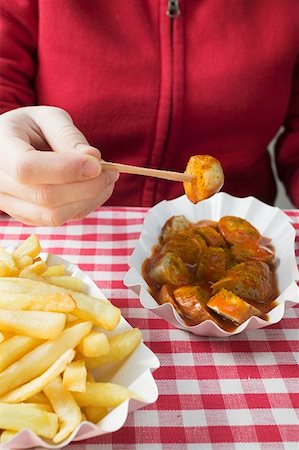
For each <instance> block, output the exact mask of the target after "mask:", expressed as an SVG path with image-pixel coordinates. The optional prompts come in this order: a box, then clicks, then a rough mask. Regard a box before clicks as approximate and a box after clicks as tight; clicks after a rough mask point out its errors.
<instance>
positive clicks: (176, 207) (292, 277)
mask: <svg viewBox="0 0 299 450" xmlns="http://www.w3.org/2000/svg"><path fill="white" fill-rule="evenodd" d="M174 215H185V216H186V217H187V218H188V219H189V220H190V221H192V222H196V221H199V220H204V219H211V220H215V221H218V220H219V219H220V218H221V217H222V216H226V215H233V216H238V217H241V218H244V219H246V220H247V221H249V222H250V223H251V224H252V225H254V226H255V227H256V228H257V229H258V230H259V232H260V233H261V234H262V235H263V236H266V237H268V238H271V240H272V241H271V244H272V245H273V246H274V248H275V254H276V259H277V267H276V274H277V282H278V290H279V292H280V295H279V297H278V298H277V299H276V304H277V306H275V307H274V308H273V309H272V310H271V311H270V312H269V314H268V318H269V320H263V319H261V318H258V317H251V318H250V319H248V320H247V321H246V322H244V323H242V324H241V325H240V326H238V327H237V328H236V329H235V330H234V331H233V332H228V331H225V330H223V329H221V328H220V327H219V326H218V325H217V324H216V323H215V322H213V321H211V320H207V321H205V322H202V323H200V324H199V325H195V326H187V325H185V323H184V321H183V319H182V318H181V317H180V316H179V315H178V314H177V312H176V311H175V309H174V308H173V306H172V305H171V304H170V303H165V304H163V305H159V304H158V303H157V302H156V301H155V299H154V298H153V297H152V296H151V295H150V293H149V292H148V285H147V283H146V282H145V280H144V279H143V277H142V272H141V269H142V264H143V262H144V260H145V259H146V258H148V257H149V256H150V255H151V251H152V247H153V246H154V245H156V244H157V242H158V237H159V235H160V233H161V229H162V227H163V225H164V223H165V222H166V221H167V220H168V219H169V218H170V217H172V216H174ZM290 220H291V219H290V218H289V217H288V216H287V215H286V214H285V213H284V212H283V211H281V210H280V209H279V208H276V207H273V206H269V205H267V204H265V203H263V202H261V201H259V200H257V199H256V198H254V197H246V198H238V197H233V196H231V195H229V194H226V193H223V192H221V193H218V194H215V195H214V196H213V197H211V198H209V199H207V200H204V201H202V202H200V203H198V204H196V205H194V204H193V203H191V202H190V201H189V200H188V198H187V197H186V196H185V195H183V196H181V197H179V198H176V199H174V200H170V201H165V200H164V201H162V202H160V203H158V204H157V205H156V206H154V207H153V208H151V209H150V210H149V212H148V214H147V216H146V218H145V220H144V224H143V228H142V232H141V235H140V238H139V240H138V243H137V245H136V248H135V250H134V252H133V254H132V255H131V257H130V258H129V266H130V270H129V271H128V272H127V274H126V276H125V280H124V283H125V285H126V286H127V287H129V288H130V289H132V290H133V291H134V292H135V293H136V294H137V295H138V296H139V298H140V302H141V304H142V305H143V306H144V308H146V309H149V310H150V311H152V312H153V313H155V314H156V315H157V316H159V317H161V318H163V319H164V320H166V321H167V322H169V323H171V324H172V325H173V326H175V327H177V328H180V329H182V330H187V331H190V332H191V333H194V334H196V335H199V336H218V337H226V336H232V335H236V334H238V333H241V332H242V331H245V330H254V329H258V328H263V327H267V326H269V325H271V324H274V323H277V322H279V321H280V320H281V319H282V317H283V315H284V312H285V309H286V308H289V307H292V306H294V305H295V304H297V303H298V302H299V288H298V285H297V283H296V281H297V280H298V279H299V272H298V267H297V264H296V257H295V245H294V244H295V229H294V227H293V226H292V224H291V223H290Z"/></svg>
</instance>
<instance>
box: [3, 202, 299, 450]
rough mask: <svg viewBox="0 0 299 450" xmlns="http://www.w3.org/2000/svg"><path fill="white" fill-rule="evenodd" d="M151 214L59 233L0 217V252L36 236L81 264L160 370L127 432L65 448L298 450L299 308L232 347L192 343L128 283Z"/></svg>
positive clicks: (101, 216) (113, 215) (134, 213)
mask: <svg viewBox="0 0 299 450" xmlns="http://www.w3.org/2000/svg"><path fill="white" fill-rule="evenodd" d="M146 211H147V210H146V209H145V208H125V207H123V208H108V207H103V208H101V209H100V210H99V211H96V212H94V213H93V214H91V215H90V216H88V218H86V219H84V220H82V221H80V222H72V223H69V224H67V225H64V226H62V227H58V228H50V227H36V228H34V227H29V226H25V225H22V224H20V223H19V222H16V221H15V220H13V219H11V218H8V217H7V216H0V240H1V245H2V246H5V247H6V246H11V245H17V244H18V243H19V242H20V241H22V240H23V239H25V238H26V237H27V236H28V235H29V234H31V233H35V234H37V235H38V237H39V239H40V241H41V244H42V246H43V249H44V250H45V251H46V252H49V253H54V254H58V255H61V256H63V257H64V258H65V259H67V260H69V261H71V262H73V263H75V264H78V265H79V266H80V268H81V269H82V270H84V271H85V272H86V273H87V274H88V275H89V276H90V277H91V278H92V279H93V280H94V281H95V282H96V283H97V284H98V286H99V287H100V288H101V289H102V291H103V292H104V294H106V296H107V297H108V298H109V299H111V301H112V302H113V303H114V304H115V305H117V306H119V307H120V308H121V310H122V313H123V316H124V317H125V318H126V319H127V320H128V321H129V323H130V324H131V325H132V326H133V327H139V328H140V329H141V330H142V332H143V338H144V342H145V344H146V345H147V346H148V347H150V348H151V349H152V350H153V351H154V352H155V353H156V355H157V356H158V358H159V360H160V363H161V367H160V368H159V369H158V370H156V371H155V372H154V377H155V379H156V382H157V385H158V389H159V398H158V400H157V402H156V403H154V404H152V405H149V406H147V407H146V408H145V409H142V410H139V411H136V412H135V413H134V414H131V415H129V417H128V419H127V421H126V424H125V426H124V427H123V428H122V429H121V430H119V431H117V432H115V433H113V434H107V435H105V436H102V437H99V438H93V439H90V440H86V441H81V442H74V443H72V444H71V445H69V446H68V447H67V449H68V450H95V449H97V450H110V449H113V450H133V449H136V450H160V449H163V450H220V449H221V450H259V449H261V450H282V449H284V450H298V448H299V446H298V441H299V426H298V416H297V415H296V412H298V409H297V410H296V408H298V405H299V382H298V378H299V370H298V354H299V353H298V351H299V342H298V341H299V340H298V337H299V333H298V329H299V320H298V315H299V307H295V308H292V309H289V310H288V311H287V312H286V314H285V317H284V319H283V320H282V321H281V322H280V323H278V324H276V325H272V326H270V327H268V328H265V329H261V330H257V331H254V332H248V333H244V334H241V335H238V336H234V337H232V338H229V339H217V338H204V337H196V336H194V335H192V334H189V333H187V332H184V331H181V330H177V329H175V328H173V327H172V326H171V325H168V324H167V323H165V322H164V321H163V320H162V319H160V318H158V317H157V316H155V315H154V314H152V313H151V312H148V311H146V310H145V309H144V308H142V307H141V305H140V303H139V301H138V298H137V296H136V295H135V294H134V293H132V292H131V291H129V290H128V289H126V288H125V287H124V285H123V281H122V280H123V278H124V275H125V273H126V271H127V269H128V265H127V259H128V257H129V255H130V254H131V252H132V250H133V248H134V246H135V244H136V240H137V239H138V237H139V234H140V231H141V228H142V223H143V219H144V217H145V214H146ZM286 213H287V214H288V215H289V216H290V217H291V218H292V220H293V222H294V227H295V229H296V231H297V236H296V257H297V263H298V264H299V210H289V211H286ZM296 358H297V360H296Z"/></svg>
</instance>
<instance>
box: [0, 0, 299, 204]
mask: <svg viewBox="0 0 299 450" xmlns="http://www.w3.org/2000/svg"><path fill="white" fill-rule="evenodd" d="M0 5H1V17H0V33H1V55H0V56H1V60H0V64H1V66H0V67H1V79H0V111H1V112H4V111H7V110H10V109H13V108H17V107H20V106H24V105H36V104H46V105H53V106H58V107H61V108H63V109H65V110H66V111H68V112H69V113H70V114H71V116H72V118H73V120H74V122H75V124H76V125H77V126H78V128H80V129H81V131H83V132H84V133H85V135H86V137H87V139H88V140H89V142H90V143H91V144H92V145H93V146H95V147H98V148H99V149H100V150H101V152H102V156H103V158H104V159H106V160H107V161H116V162H123V163H128V164H135V165H140V166H146V167H153V168H163V169H171V170H176V171H183V170H184V169H185V167H186V163H187V161H188V159H189V157H190V156H191V155H193V154H211V155H213V156H215V157H216V158H218V159H219V160H220V161H221V163H222V166H223V169H224V173H225V185H224V188H223V190H224V191H226V192H228V193H231V194H234V195H237V196H247V195H253V196H255V197H258V198H260V199H261V200H263V201H265V202H267V203H273V201H274V199H275V195H276V187H275V182H274V178H273V173H272V169H271V163H270V158H269V154H268V152H267V146H268V144H269V142H270V141H271V140H272V138H273V137H274V136H275V135H276V133H277V131H278V130H279V129H280V127H281V126H282V125H284V127H285V132H284V134H283V135H282V137H281V138H280V140H279V142H278V145H277V147H276V152H277V153H276V158H277V166H278V171H279V175H280V177H281V179H282V180H283V182H284V183H285V185H286V187H287V191H288V194H289V196H290V198H291V199H292V201H293V202H294V203H295V204H296V206H298V207H299V63H298V55H299V2H298V0H172V1H171V0H123V1H120V0H85V1H83V0H1V1H0ZM181 194H183V186H182V184H181V183H175V182H167V181H162V180H157V179H151V178H145V177H140V176H136V175H122V176H121V178H120V181H119V182H118V183H117V185H116V188H115V191H114V194H113V196H112V197H111V199H110V200H109V202H108V204H114V205H132V206H134V205H143V206H150V205H153V204H155V203H157V202H158V201H160V200H162V199H170V198H174V197H176V196H178V195H181Z"/></svg>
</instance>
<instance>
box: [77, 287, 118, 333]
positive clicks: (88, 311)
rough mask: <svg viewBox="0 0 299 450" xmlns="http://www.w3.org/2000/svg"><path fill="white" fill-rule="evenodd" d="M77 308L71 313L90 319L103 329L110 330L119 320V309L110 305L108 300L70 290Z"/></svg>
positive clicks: (83, 318)
mask: <svg viewBox="0 0 299 450" xmlns="http://www.w3.org/2000/svg"><path fill="white" fill-rule="evenodd" d="M72 297H73V298H74V300H75V302H76V305H77V308H76V309H75V310H74V311H72V314H74V315H75V316H77V317H79V318H80V319H82V320H90V321H92V322H93V324H94V325H95V326H97V327H100V328H102V329H103V330H107V331H112V330H114V328H116V326H117V325H118V323H119V321H120V315H121V312H120V309H119V308H117V307H116V306H114V305H112V303H110V302H109V301H104V300H102V299H101V300H100V299H96V298H93V297H89V296H88V295H85V294H81V293H80V292H72Z"/></svg>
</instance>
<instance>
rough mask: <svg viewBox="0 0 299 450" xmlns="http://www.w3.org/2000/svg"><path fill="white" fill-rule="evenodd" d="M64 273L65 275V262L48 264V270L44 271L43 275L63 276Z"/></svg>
mask: <svg viewBox="0 0 299 450" xmlns="http://www.w3.org/2000/svg"><path fill="white" fill-rule="evenodd" d="M63 275H65V266H64V265H63V264H55V265H53V266H48V267H47V270H46V271H45V272H44V273H43V277H61V276H63Z"/></svg>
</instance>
